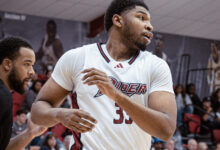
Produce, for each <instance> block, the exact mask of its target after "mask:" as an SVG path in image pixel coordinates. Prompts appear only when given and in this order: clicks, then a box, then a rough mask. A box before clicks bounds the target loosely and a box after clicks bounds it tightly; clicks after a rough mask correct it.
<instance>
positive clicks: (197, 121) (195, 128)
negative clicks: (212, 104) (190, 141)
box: [184, 113, 201, 133]
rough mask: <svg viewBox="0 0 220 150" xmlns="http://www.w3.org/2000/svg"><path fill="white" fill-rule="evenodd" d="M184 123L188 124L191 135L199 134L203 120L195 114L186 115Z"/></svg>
mask: <svg viewBox="0 0 220 150" xmlns="http://www.w3.org/2000/svg"><path fill="white" fill-rule="evenodd" d="M184 121H185V122H188V127H189V131H190V133H199V132H200V126H201V118H200V116H198V115H195V114H189V113H186V114H184Z"/></svg>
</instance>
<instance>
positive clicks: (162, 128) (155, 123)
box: [115, 93, 176, 141]
mask: <svg viewBox="0 0 220 150" xmlns="http://www.w3.org/2000/svg"><path fill="white" fill-rule="evenodd" d="M115 101H116V103H117V104H118V105H119V106H120V107H121V108H123V110H124V111H125V112H126V113H127V114H128V115H129V116H130V117H131V118H132V120H134V121H135V123H136V124H137V125H138V126H139V127H140V128H141V129H143V130H144V131H146V132H147V133H149V134H150V135H152V136H155V137H158V138H160V139H161V140H165V141H166V140H168V139H169V138H170V137H171V136H172V135H173V133H174V131H175V128H176V123H175V120H174V119H173V118H171V117H170V116H169V115H168V114H166V113H163V112H160V111H156V110H153V109H151V108H148V107H145V106H144V105H140V104H138V103H136V102H134V101H132V100H131V99H130V98H129V97H128V96H126V95H124V94H122V93H118V95H117V99H115Z"/></svg>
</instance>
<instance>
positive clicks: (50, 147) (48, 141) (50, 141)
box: [40, 133, 59, 150]
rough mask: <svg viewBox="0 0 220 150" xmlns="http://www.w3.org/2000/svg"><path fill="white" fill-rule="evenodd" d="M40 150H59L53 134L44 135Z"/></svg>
mask: <svg viewBox="0 0 220 150" xmlns="http://www.w3.org/2000/svg"><path fill="white" fill-rule="evenodd" d="M40 150H59V148H58V144H57V140H56V136H55V135H54V133H50V134H48V135H46V138H45V140H44V142H43V143H42V145H41V149H40Z"/></svg>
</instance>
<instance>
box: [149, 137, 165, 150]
mask: <svg viewBox="0 0 220 150" xmlns="http://www.w3.org/2000/svg"><path fill="white" fill-rule="evenodd" d="M162 149H163V141H161V140H160V139H158V138H155V137H154V138H153V147H152V149H151V150H162Z"/></svg>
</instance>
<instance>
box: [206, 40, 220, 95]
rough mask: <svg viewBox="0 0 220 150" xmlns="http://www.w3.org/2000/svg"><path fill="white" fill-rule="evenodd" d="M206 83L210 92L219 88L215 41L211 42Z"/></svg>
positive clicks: (218, 68)
mask: <svg viewBox="0 0 220 150" xmlns="http://www.w3.org/2000/svg"><path fill="white" fill-rule="evenodd" d="M208 69H209V70H208V77H207V78H208V84H209V87H210V93H212V92H213V91H215V90H217V89H218V88H220V53H219V52H218V47H217V43H216V42H212V43H211V55H210V57H209V60H208Z"/></svg>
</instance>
